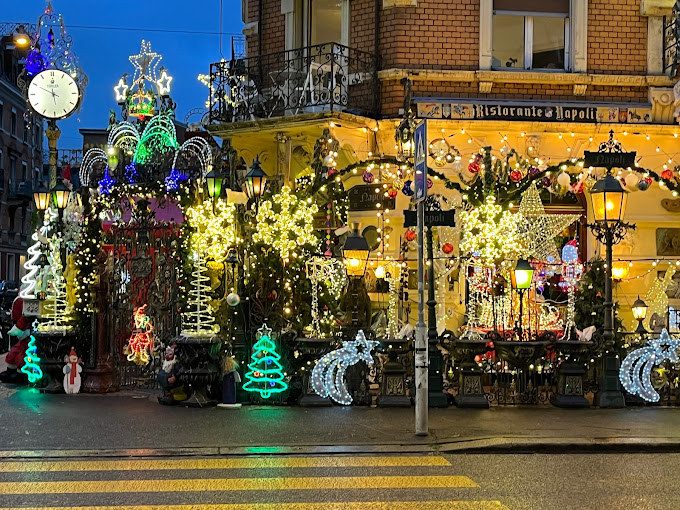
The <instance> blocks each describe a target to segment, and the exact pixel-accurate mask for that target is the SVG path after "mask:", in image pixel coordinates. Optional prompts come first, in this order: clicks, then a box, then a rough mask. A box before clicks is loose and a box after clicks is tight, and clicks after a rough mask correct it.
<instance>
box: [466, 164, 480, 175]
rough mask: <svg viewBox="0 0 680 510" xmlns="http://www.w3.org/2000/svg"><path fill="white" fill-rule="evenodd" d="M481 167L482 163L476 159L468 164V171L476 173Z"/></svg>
mask: <svg viewBox="0 0 680 510" xmlns="http://www.w3.org/2000/svg"><path fill="white" fill-rule="evenodd" d="M481 169H482V165H480V164H479V163H477V161H473V162H472V163H470V164H469V165H468V172H470V173H472V174H477V173H479V171H480V170H481Z"/></svg>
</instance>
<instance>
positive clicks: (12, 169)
mask: <svg viewBox="0 0 680 510" xmlns="http://www.w3.org/2000/svg"><path fill="white" fill-rule="evenodd" d="M16 171H17V158H15V157H14V156H10V157H9V178H10V179H12V182H14V181H16V178H17V174H16Z"/></svg>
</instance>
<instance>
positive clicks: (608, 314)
mask: <svg viewBox="0 0 680 510" xmlns="http://www.w3.org/2000/svg"><path fill="white" fill-rule="evenodd" d="M605 229H606V230H605V236H606V237H605V260H606V262H605V263H606V264H607V267H605V271H604V332H603V335H602V336H603V337H604V344H605V346H606V347H607V348H608V349H611V348H612V347H613V346H614V298H613V296H612V251H613V244H614V242H613V241H614V240H613V238H612V231H611V228H609V225H606V226H605Z"/></svg>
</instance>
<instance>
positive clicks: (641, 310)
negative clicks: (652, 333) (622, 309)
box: [631, 296, 648, 335]
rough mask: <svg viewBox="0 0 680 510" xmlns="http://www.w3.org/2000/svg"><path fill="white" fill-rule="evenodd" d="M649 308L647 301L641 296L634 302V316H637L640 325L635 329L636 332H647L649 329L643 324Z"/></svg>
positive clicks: (640, 333) (641, 333)
mask: <svg viewBox="0 0 680 510" xmlns="http://www.w3.org/2000/svg"><path fill="white" fill-rule="evenodd" d="M647 308H648V307H647V303H645V302H644V301H643V300H642V299H640V296H638V297H637V299H636V300H635V301H634V302H633V306H632V308H631V310H632V311H633V317H634V318H635V320H636V321H638V327H637V329H636V330H635V333H637V334H639V335H643V334H645V333H647V330H646V329H645V327H644V326H643V325H642V321H644V320H645V318H646V317H647Z"/></svg>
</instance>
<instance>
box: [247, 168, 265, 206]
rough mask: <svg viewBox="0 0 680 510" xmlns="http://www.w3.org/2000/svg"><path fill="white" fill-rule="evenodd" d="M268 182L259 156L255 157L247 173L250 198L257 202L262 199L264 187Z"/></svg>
mask: <svg viewBox="0 0 680 510" xmlns="http://www.w3.org/2000/svg"><path fill="white" fill-rule="evenodd" d="M266 184H267V174H266V173H265V172H264V170H262V167H260V160H259V158H255V161H253V164H252V165H251V166H250V172H248V173H247V174H246V181H245V186H246V195H248V198H249V199H251V200H254V201H255V204H256V205H257V203H258V202H259V200H260V197H261V196H262V193H264V187H265V186H266Z"/></svg>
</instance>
